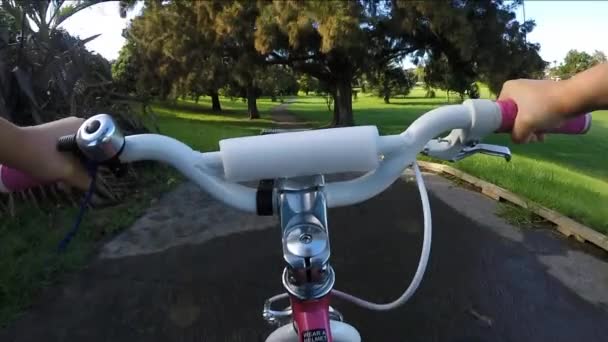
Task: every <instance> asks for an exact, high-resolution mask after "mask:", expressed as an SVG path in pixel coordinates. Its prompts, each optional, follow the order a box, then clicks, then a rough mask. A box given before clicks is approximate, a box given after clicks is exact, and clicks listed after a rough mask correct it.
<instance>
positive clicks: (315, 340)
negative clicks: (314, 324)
mask: <svg viewBox="0 0 608 342" xmlns="http://www.w3.org/2000/svg"><path fill="white" fill-rule="evenodd" d="M302 337H304V342H327V333H326V332H325V329H314V330H306V331H304V332H303V333H302Z"/></svg>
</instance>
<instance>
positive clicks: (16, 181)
mask: <svg viewBox="0 0 608 342" xmlns="http://www.w3.org/2000/svg"><path fill="white" fill-rule="evenodd" d="M41 184H43V183H41V182H40V181H38V180H36V179H34V178H32V177H30V176H28V175H26V174H25V173H23V172H21V171H19V170H15V169H12V168H10V167H7V166H4V165H0V192H13V191H20V190H25V189H28V188H32V187H35V186H38V185H41Z"/></svg>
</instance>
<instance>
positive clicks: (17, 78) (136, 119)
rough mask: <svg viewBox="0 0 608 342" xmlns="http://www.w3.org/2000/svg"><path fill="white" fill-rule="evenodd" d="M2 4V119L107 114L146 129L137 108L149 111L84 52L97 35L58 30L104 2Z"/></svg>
mask: <svg viewBox="0 0 608 342" xmlns="http://www.w3.org/2000/svg"><path fill="white" fill-rule="evenodd" d="M0 1H1V2H0V116H1V117H4V118H6V119H8V120H10V121H13V122H15V123H17V124H20V125H33V124H40V123H43V122H48V121H52V120H56V119H58V118H61V117H65V116H69V115H74V116H80V117H88V116H90V115H94V114H97V113H100V112H106V113H112V114H114V115H115V117H116V118H117V119H118V120H119V121H120V125H121V126H122V127H124V128H125V129H126V130H127V131H128V132H140V131H145V130H146V125H145V124H144V122H143V118H145V117H147V116H146V115H140V113H135V110H134V108H138V109H139V108H141V109H142V111H143V112H144V114H145V113H146V112H148V107H147V106H146V105H145V104H144V105H141V106H134V105H133V103H134V101H136V100H138V99H135V98H132V97H131V96H129V95H125V94H121V93H120V92H119V91H118V88H117V87H116V86H115V84H114V82H113V81H112V73H111V67H110V64H109V62H108V61H107V60H105V59H104V58H103V57H102V56H100V55H98V54H93V53H91V52H89V51H87V50H86V49H85V47H84V44H86V43H87V42H89V41H91V40H93V39H95V38H96V37H97V35H95V36H92V37H88V38H86V39H82V40H81V39H78V38H75V37H72V36H70V35H69V34H68V33H67V32H66V31H65V30H63V29H61V28H60V27H59V26H60V25H61V24H62V23H63V22H64V21H65V20H67V19H69V18H70V17H71V16H72V15H74V14H76V13H77V12H78V11H81V10H83V9H85V8H87V7H90V6H92V5H95V4H97V3H99V2H102V1H101V0H80V1H69V2H68V1H65V2H64V1H63V0H18V1H17V0H0ZM104 179H106V180H107V176H106V177H105V178H104ZM102 182H103V179H102ZM111 188H112V187H110V189H106V191H103V189H104V187H103V186H101V187H100V189H102V192H103V193H104V194H105V195H106V197H109V198H116V196H117V195H119V192H118V191H116V188H115V189H114V191H112V189H111Z"/></svg>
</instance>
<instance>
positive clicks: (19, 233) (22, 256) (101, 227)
mask: <svg viewBox="0 0 608 342" xmlns="http://www.w3.org/2000/svg"><path fill="white" fill-rule="evenodd" d="M278 104H279V103H278V102H271V101H270V100H267V99H260V100H259V101H258V108H259V110H260V114H261V116H262V118H261V119H260V120H249V118H248V117H247V115H246V111H247V106H246V103H244V102H242V101H241V100H235V101H231V100H230V99H222V107H223V109H224V112H223V113H222V114H214V113H212V112H211V110H210V108H211V103H210V100H209V98H201V100H200V102H199V104H194V103H193V102H189V101H179V102H178V103H177V104H157V105H155V106H153V109H154V111H155V112H156V113H157V114H158V117H157V124H158V126H159V129H160V132H161V133H162V134H166V135H169V136H173V137H175V138H177V139H179V140H181V141H183V142H185V143H187V144H189V145H190V146H192V147H193V148H195V149H198V150H201V151H208V150H217V149H218V141H219V140H220V139H224V138H229V137H236V136H244V135H255V134H259V132H260V130H261V129H262V128H266V127H270V126H272V125H273V122H272V121H271V120H270V118H269V110H270V108H272V107H274V106H276V105H278ZM178 178H180V176H179V175H178V174H177V172H175V171H173V170H170V169H169V168H168V167H160V166H157V167H147V168H146V169H145V170H141V171H140V172H139V174H138V180H137V181H136V184H135V185H134V186H133V187H134V188H135V189H136V190H135V191H134V192H133V193H132V194H130V195H129V197H128V198H126V199H125V200H124V201H123V202H122V203H121V204H119V205H117V206H113V207H107V208H101V209H95V210H90V211H89V212H87V214H86V215H85V218H84V220H83V222H82V225H81V227H80V230H79V231H78V234H77V235H76V237H75V238H74V240H73V241H72V242H71V243H70V245H69V246H68V249H67V250H66V252H64V253H61V254H58V253H57V252H56V251H57V245H58V243H59V241H60V240H61V239H62V238H63V237H64V236H65V234H66V232H67V231H68V230H69V229H70V228H71V225H72V224H73V220H74V218H75V217H76V213H77V211H78V210H77V208H74V207H73V206H71V205H69V204H62V205H56V204H41V206H40V208H37V207H33V206H32V205H28V204H27V203H22V202H21V201H16V202H17V203H16V212H15V217H14V218H8V219H7V218H5V217H3V219H2V220H0V242H1V248H0V270H2V271H0V303H1V305H0V326H5V325H7V324H9V323H10V322H11V321H12V320H14V319H15V318H16V317H17V316H18V315H19V313H20V312H22V311H23V310H25V309H27V307H28V306H29V305H30V304H31V303H32V301H33V300H34V298H35V297H36V296H37V295H38V294H39V293H40V290H41V289H43V288H44V287H46V286H48V285H50V284H52V283H54V282H56V281H57V280H58V279H60V278H61V276H62V275H64V274H66V273H69V272H72V271H76V270H79V269H81V268H82V267H83V266H85V265H86V263H87V262H88V261H89V260H90V258H91V256H92V255H94V252H95V250H96V248H97V247H98V246H99V243H100V241H103V240H104V239H106V238H107V237H109V236H112V235H114V234H116V233H117V232H119V231H120V230H122V229H124V228H126V227H129V226H130V225H131V224H132V223H133V222H134V221H135V219H136V218H137V217H139V216H140V215H141V214H142V213H143V211H144V210H145V209H146V208H147V207H148V206H150V202H151V200H152V199H153V198H155V197H157V196H158V195H159V194H161V193H163V192H165V191H167V190H169V189H170V188H171V187H172V186H173V184H175V183H176V182H175V180H176V179H178Z"/></svg>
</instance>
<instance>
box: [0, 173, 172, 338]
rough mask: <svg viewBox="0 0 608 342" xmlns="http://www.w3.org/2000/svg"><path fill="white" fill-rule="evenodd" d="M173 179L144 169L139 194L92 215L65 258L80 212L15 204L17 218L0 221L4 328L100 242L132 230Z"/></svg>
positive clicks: (87, 257)
mask: <svg viewBox="0 0 608 342" xmlns="http://www.w3.org/2000/svg"><path fill="white" fill-rule="evenodd" d="M173 177H174V174H173V173H172V172H170V170H169V169H168V168H166V167H155V168H150V167H146V169H141V170H140V171H139V173H138V178H137V180H136V184H135V185H134V187H135V188H136V190H135V191H134V192H133V193H131V194H130V195H129V197H127V198H125V200H124V201H123V202H122V203H120V204H119V205H117V206H113V207H106V208H99V209H95V210H89V211H88V212H87V213H86V215H85V218H84V220H83V221H82V224H81V226H80V229H79V231H78V234H76V236H75V237H74V239H73V240H72V241H71V243H70V244H69V245H68V247H67V249H66V250H65V252H62V253H58V252H57V246H58V244H59V241H61V239H63V237H64V236H65V234H66V233H67V231H68V230H69V229H70V228H71V227H72V224H73V223H74V219H75V217H76V213H77V212H78V209H77V208H76V207H74V206H72V205H70V204H65V203H64V204H55V203H41V204H40V205H39V207H36V206H33V205H32V204H31V203H24V202H22V201H19V200H16V201H15V202H16V205H15V217H12V218H11V217H3V218H2V220H0V243H1V248H0V270H1V271H0V303H1V305H0V327H2V326H5V325H6V324H9V323H10V322H11V321H12V320H13V319H15V318H16V317H17V316H18V315H19V313H20V312H22V311H23V310H24V309H26V308H27V307H28V306H29V305H30V303H31V302H32V300H33V299H34V298H35V297H36V295H38V294H39V293H40V290H41V289H43V288H44V287H46V286H48V285H50V284H52V283H54V282H56V281H57V279H60V278H61V276H62V275H63V274H65V273H66V272H72V271H75V270H79V269H81V268H82V267H83V266H85V265H86V263H87V262H88V261H89V260H90V258H91V256H92V255H93V252H94V251H95V249H96V247H97V246H98V245H99V242H100V241H102V240H104V239H105V238H107V237H108V236H112V235H114V234H116V233H117V232H118V231H120V230H121V229H124V228H126V227H128V226H130V225H131V224H132V223H133V222H134V221H135V219H136V218H137V217H138V216H139V215H141V213H143V211H144V210H145V209H146V208H147V207H148V206H149V205H150V201H151V200H152V199H153V198H154V197H156V196H157V195H158V194H160V193H162V192H164V191H166V190H167V189H168V188H169V187H170V186H171V183H172V179H173ZM16 197H18V196H16ZM3 215H5V213H3ZM7 216H8V215H7Z"/></svg>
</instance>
